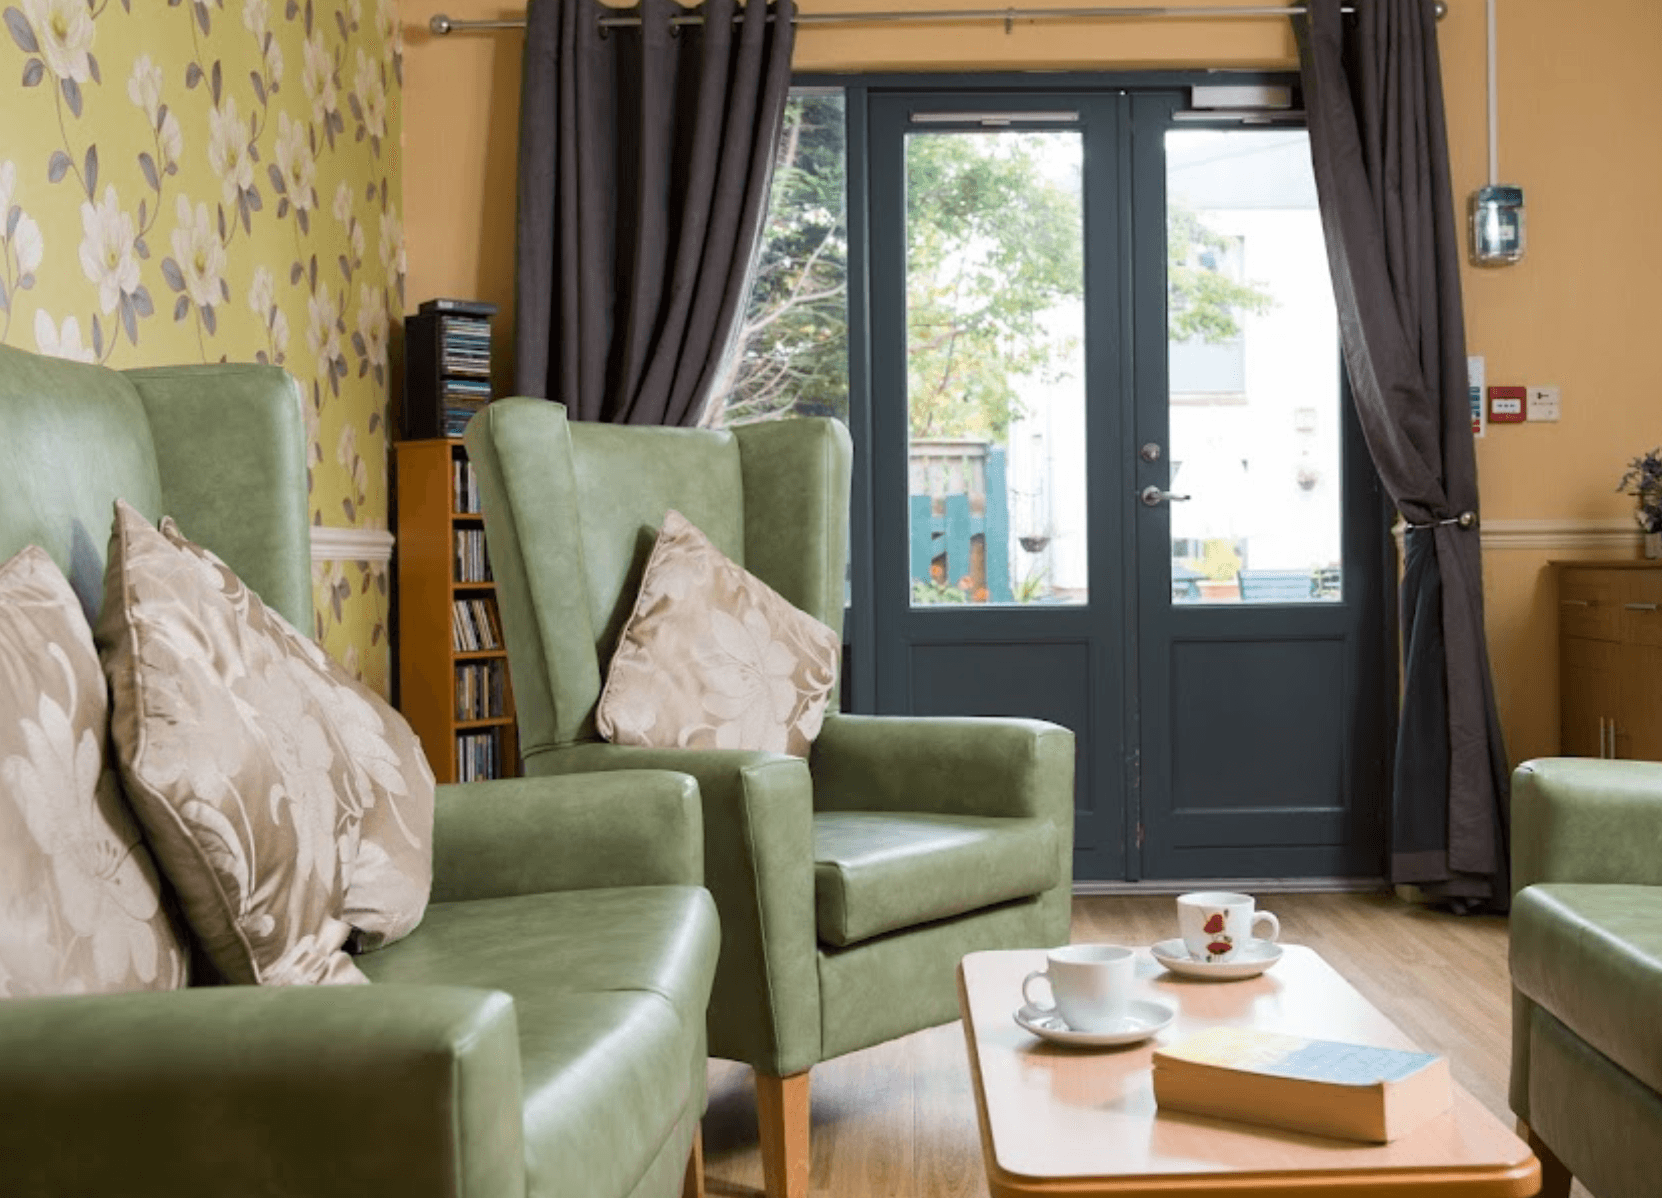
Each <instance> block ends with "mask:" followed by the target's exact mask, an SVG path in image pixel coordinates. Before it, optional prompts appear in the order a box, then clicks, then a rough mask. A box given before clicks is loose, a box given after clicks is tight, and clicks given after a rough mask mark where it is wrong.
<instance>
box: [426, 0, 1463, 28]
mask: <svg viewBox="0 0 1662 1198" xmlns="http://www.w3.org/2000/svg"><path fill="white" fill-rule="evenodd" d="M1433 7H1434V9H1435V11H1436V13H1437V19H1438V20H1439V21H1440V20H1442V19H1443V18H1444V17H1446V16H1447V15H1448V4H1447V3H1445V0H1437V3H1436V4H1435V5H1434V6H1433ZM1305 11H1306V10H1305V8H1304V6H1303V5H1274V6H1260V7H1254V8H1240V7H1223V6H1214V7H1209V8H1193V7H1141V8H961V9H951V10H942V11H939V12H798V13H797V14H796V23H797V24H798V25H850V24H866V23H871V24H892V23H905V24H926V23H930V22H936V21H1003V22H1004V25H1005V32H1009V27H1010V24H1011V22H1013V21H1060V20H1067V19H1069V18H1072V19H1075V20H1090V21H1095V20H1105V19H1116V18H1118V19H1131V20H1139V21H1140V20H1148V19H1151V18H1166V17H1175V18H1185V17H1186V18H1190V19H1207V20H1210V19H1212V18H1216V17H1296V16H1301V15H1303V13H1304V12H1305ZM1340 11H1342V12H1347V13H1352V12H1355V11H1356V10H1355V9H1354V8H1351V7H1346V8H1344V9H1341V10H1340ZM742 15H743V14H739V15H736V16H735V17H734V18H733V19H734V20H735V21H737V20H740V19H741V18H742ZM640 23H641V19H640V18H639V17H601V18H600V24H601V26H602V27H603V28H607V29H617V28H623V27H627V26H638V25H639V24H640ZM669 23H670V24H671V25H702V24H703V23H704V18H703V17H700V16H686V17H671V18H670V22H669ZM427 28H428V29H430V30H432V31H433V32H434V33H435V34H438V35H440V36H443V35H444V34H447V33H476V32H484V31H486V30H491V29H524V28H525V18H524V17H510V18H505V19H503V20H495V21H467V20H455V19H452V18H451V17H448V16H446V15H445V14H444V13H435V14H434V15H433V17H432V18H431V19H430V20H429V21H428V22H427Z"/></svg>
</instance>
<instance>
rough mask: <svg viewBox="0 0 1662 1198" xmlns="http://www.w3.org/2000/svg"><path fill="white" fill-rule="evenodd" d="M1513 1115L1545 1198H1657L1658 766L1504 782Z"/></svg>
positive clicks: (1550, 769)
mask: <svg viewBox="0 0 1662 1198" xmlns="http://www.w3.org/2000/svg"><path fill="white" fill-rule="evenodd" d="M1512 885H1513V888H1514V895H1513V900H1512V1087H1511V1102H1512V1109H1513V1111H1515V1112H1516V1113H1517V1115H1518V1117H1519V1119H1521V1120H1522V1121H1523V1122H1524V1123H1525V1124H1526V1125H1527V1130H1528V1138H1529V1141H1530V1146H1531V1147H1532V1148H1533V1149H1534V1150H1535V1153H1536V1155H1537V1156H1539V1157H1540V1158H1541V1164H1542V1177H1543V1186H1542V1189H1541V1194H1542V1198H1566V1196H1567V1195H1568V1194H1569V1192H1570V1179H1571V1177H1572V1175H1573V1176H1574V1177H1576V1178H1579V1179H1580V1180H1581V1183H1582V1184H1583V1185H1585V1186H1586V1187H1587V1189H1588V1190H1589V1191H1590V1192H1592V1193H1594V1194H1596V1195H1598V1198H1648V1196H1649V1195H1654V1194H1656V1193H1657V1192H1658V1190H1659V1189H1662V1183H1659V1182H1658V1180H1657V1161H1658V1160H1659V1159H1662V1020H1658V1018H1657V1015H1658V1012H1662V764H1656V763H1654V762H1641V761H1599V760H1595V759H1583V758H1550V759H1546V760H1540V761H1530V762H1526V763H1524V764H1523V765H1521V766H1519V767H1518V769H1517V771H1516V772H1515V773H1514V774H1513V775H1512Z"/></svg>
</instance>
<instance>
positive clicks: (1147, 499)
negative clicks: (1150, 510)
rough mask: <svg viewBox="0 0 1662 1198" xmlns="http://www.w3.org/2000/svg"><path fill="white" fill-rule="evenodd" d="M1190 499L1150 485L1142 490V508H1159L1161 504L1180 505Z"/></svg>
mask: <svg viewBox="0 0 1662 1198" xmlns="http://www.w3.org/2000/svg"><path fill="white" fill-rule="evenodd" d="M1190 498H1192V496H1189V495H1177V494H1174V493H1172V492H1171V491H1162V490H1161V489H1160V488H1159V487H1156V486H1155V485H1153V484H1152V483H1150V484H1149V485H1148V486H1146V487H1144V488H1143V489H1142V500H1143V506H1144V507H1159V506H1160V505H1161V504H1162V503H1182V502H1184V501H1185V500H1187V499H1190Z"/></svg>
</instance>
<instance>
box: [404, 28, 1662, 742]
mask: <svg viewBox="0 0 1662 1198" xmlns="http://www.w3.org/2000/svg"><path fill="white" fill-rule="evenodd" d="M864 2H865V6H866V7H869V8H874V9H889V8H893V7H895V5H894V4H893V3H892V2H891V0H864ZM1168 2H1172V0H1168ZM1206 2H1207V3H1216V2H1217V0H1206ZM861 3H862V0H805V2H804V3H803V5H802V7H803V8H804V10H806V11H813V10H814V9H815V8H819V9H837V10H847V9H852V8H857V7H860V6H861ZM908 6H909V7H919V8H927V7H940V8H958V7H965V6H966V5H965V4H964V3H963V0H909V5H908ZM1449 6H1450V13H1449V15H1448V17H1447V18H1446V19H1445V20H1444V21H1443V22H1442V25H1441V27H1440V33H1439V37H1440V40H1441V46H1442V53H1443V68H1444V91H1445V95H1446V97H1447V102H1448V109H1449V137H1450V145H1451V157H1452V160H1453V172H1454V181H1455V201H1456V204H1457V206H1458V207H1459V208H1460V210H1461V211H1463V210H1464V204H1465V199H1466V196H1467V194H1468V193H1469V192H1470V191H1471V190H1473V189H1474V188H1476V187H1478V186H1480V185H1481V184H1482V183H1483V182H1484V174H1485V171H1486V169H1487V167H1486V154H1487V151H1486V147H1485V133H1484V103H1485V102H1484V6H1483V0H1449ZM436 11H445V12H448V13H449V14H450V15H451V16H454V17H474V18H478V17H495V16H517V15H519V14H520V13H522V12H523V7H522V6H521V4H520V3H519V2H518V0H404V3H403V5H402V13H403V19H404V21H405V25H406V33H405V37H406V60H405V91H404V104H405V109H404V110H405V121H406V126H405V127H406V130H407V134H406V146H405V172H406V173H405V212H406V215H405V229H406V238H407V242H408V247H409V289H408V295H409V302H410V304H411V306H412V307H413V305H414V304H415V303H416V302H418V301H419V300H421V299H423V298H426V297H428V296H433V295H474V296H481V297H483V298H486V299H491V300H495V301H496V302H498V303H500V304H502V305H503V307H504V315H503V318H502V321H503V323H502V324H501V326H500V331H501V333H502V334H503V336H502V341H503V343H504V344H506V343H507V340H508V334H509V330H510V329H511V324H512V321H511V315H510V313H509V312H508V308H509V307H510V305H511V300H512V290H513V242H514V234H513V218H514V160H515V151H516V140H517V127H516V126H517V118H516V109H517V104H518V96H519V53H520V47H521V37H520V35H518V34H517V33H496V34H470V35H467V36H451V37H449V38H433V37H431V36H430V35H428V34H427V33H426V24H427V19H428V17H429V16H431V15H432V14H433V13H434V12H436ZM1499 21H1500V36H1499V55H1500V128H1501V174H1502V177H1503V181H1505V182H1512V183H1518V184H1521V185H1522V186H1523V187H1524V188H1525V193H1526V196H1527V202H1528V212H1529V238H1530V244H1529V254H1528V257H1527V258H1526V259H1525V261H1524V262H1522V263H1520V264H1519V265H1517V266H1513V267H1509V268H1505V269H1501V270H1479V269H1475V268H1467V270H1466V272H1465V284H1466V323H1467V339H1468V343H1469V345H1470V349H1471V352H1473V353H1482V354H1484V355H1485V356H1486V357H1487V359H1488V369H1489V379H1490V381H1491V382H1516V383H1522V384H1529V383H1556V384H1558V385H1559V386H1561V387H1562V388H1563V397H1564V400H1563V420H1562V421H1561V422H1560V423H1558V424H1536V425H1524V426H1519V427H1511V428H1500V429H1492V430H1491V431H1490V434H1489V436H1488V437H1487V438H1486V439H1485V440H1484V441H1482V442H1480V443H1479V449H1478V465H1479V473H1480V479H1481V483H1482V489H1483V503H1484V515H1485V518H1486V519H1487V520H1489V521H1491V522H1495V521H1499V522H1505V521H1512V520H1553V521H1580V520H1592V521H1596V520H1601V519H1603V520H1609V519H1612V518H1617V517H1621V516H1624V515H1625V514H1626V513H1627V512H1628V510H1629V507H1628V501H1627V500H1625V499H1623V498H1622V497H1620V496H1618V495H1616V494H1615V493H1614V486H1615V482H1616V479H1617V477H1618V476H1619V475H1620V473H1621V468H1622V464H1623V463H1624V462H1625V461H1626V460H1627V459H1628V458H1629V457H1631V456H1632V455H1633V454H1635V453H1637V452H1641V451H1643V450H1644V449H1646V448H1649V447H1650V446H1652V445H1655V444H1657V443H1659V442H1662V402H1659V400H1658V390H1659V388H1658V383H1657V379H1656V371H1655V368H1654V367H1653V366H1651V365H1650V364H1649V362H1648V360H1647V359H1646V358H1645V356H1644V353H1643V352H1642V348H1641V347H1643V346H1645V345H1646V344H1648V343H1649V342H1650V341H1651V340H1652V339H1654V338H1655V337H1656V336H1657V334H1658V330H1659V328H1662V300H1659V299H1658V291H1657V288H1658V284H1657V280H1658V279H1662V240H1658V239H1657V238H1655V237H1652V236H1649V234H1648V228H1649V225H1650V224H1652V223H1654V222H1649V221H1643V220H1635V221H1634V228H1635V229H1636V230H1637V231H1636V232H1634V233H1632V234H1629V235H1627V236H1625V237H1623V235H1622V233H1621V231H1620V230H1621V224H1622V219H1623V218H1624V217H1634V218H1637V217H1640V216H1642V214H1643V209H1644V205H1645V203H1646V198H1647V197H1653V196H1655V195H1658V194H1662V150H1659V148H1658V143H1657V140H1656V137H1655V134H1654V130H1655V129H1657V128H1658V127H1662V93H1659V92H1658V91H1657V90H1656V89H1655V88H1654V87H1653V86H1652V85H1651V84H1650V82H1649V78H1650V68H1651V67H1652V65H1653V63H1654V60H1655V58H1656V56H1657V55H1658V53H1662V5H1658V4H1656V3H1655V0H1605V2H1604V3H1602V4H1600V6H1599V19H1598V20H1597V21H1587V20H1579V19H1572V18H1571V17H1570V16H1568V15H1567V10H1566V9H1565V7H1564V5H1563V4H1562V3H1561V0H1501V4H1500V16H1499ZM796 58H797V68H798V69H799V70H804V71H842V70H849V71H852V70H918V71H927V70H1034V69H1037V70H1062V69H1104V70H1107V69H1122V70H1123V69H1139V68H1176V67H1272V68H1290V67H1292V66H1294V65H1295V59H1294V48H1293V43H1292V38H1291V36H1290V34H1289V33H1288V31H1287V28H1286V26H1285V24H1284V23H1283V22H1282V21H1280V20H1278V19H1268V20H1239V19H1238V20H1231V21H1215V20H1214V21H1207V20H1200V19H1196V20H1163V21H1141V22H1127V21H1115V22H1097V23H1094V24H1090V23H1068V24H1054V23H1052V24H1044V23H1033V22H1027V23H1024V22H1020V21H1018V22H1016V23H1015V26H1014V28H1013V30H1012V31H1011V32H1010V33H1008V34H1006V33H1005V31H1004V29H1003V27H1002V25H999V24H990V25H973V26H972V25H962V26H951V25H941V26H926V27H898V26H881V25H874V26H862V27H820V28H815V27H808V28H805V29H803V30H802V32H801V33H800V35H799V36H798V39H797V55H796ZM1619 238H1620V240H1618V239H1619ZM503 357H504V358H506V357H507V355H503ZM510 375H511V371H510V370H509V369H508V367H507V364H506V362H504V366H503V377H502V380H501V381H502V382H504V383H505V382H506V381H507V379H508V378H509V377H510ZM1634 545H1635V548H1634V549H1633V550H1632V551H1626V550H1622V549H1614V550H1606V551H1602V553H1597V552H1596V553H1592V554H1589V553H1588V552H1586V551H1579V552H1578V551H1573V550H1565V549H1552V548H1531V549H1496V550H1490V551H1488V552H1486V553H1485V568H1486V571H1487V583H1488V594H1489V603H1488V615H1489V626H1490V639H1491V651H1492V655H1493V659H1494V664H1495V675H1496V686H1497V692H1498V697H1499V702H1500V707H1501V715H1502V720H1503V722H1504V724H1505V726H1506V730H1507V738H1508V748H1509V750H1510V753H1511V756H1512V757H1513V759H1514V760H1522V759H1525V758H1528V757H1533V756H1540V755H1542V754H1546V753H1551V752H1554V751H1555V750H1556V749H1557V745H1558V731H1557V729H1558V701H1557V658H1556V654H1557V647H1556V642H1555V632H1554V616H1555V602H1554V597H1553V594H1552V579H1551V574H1550V571H1549V570H1548V568H1547V566H1546V562H1547V560H1548V559H1549V558H1569V557H1585V556H1600V555H1604V556H1613V555H1619V554H1624V553H1625V554H1626V555H1628V556H1631V554H1632V552H1636V551H1637V550H1636V546H1637V539H1635V542H1634Z"/></svg>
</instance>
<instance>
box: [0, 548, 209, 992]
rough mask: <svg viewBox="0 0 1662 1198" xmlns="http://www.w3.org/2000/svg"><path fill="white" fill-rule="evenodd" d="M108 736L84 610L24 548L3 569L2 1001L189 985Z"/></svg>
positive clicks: (59, 578) (50, 568)
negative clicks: (110, 752) (114, 764)
mask: <svg viewBox="0 0 1662 1198" xmlns="http://www.w3.org/2000/svg"><path fill="white" fill-rule="evenodd" d="M108 730H109V701H108V699H107V697H106V694H105V690H104V676H103V674H102V673H100V672H99V669H98V654H97V651H96V650H95V649H94V648H93V645H92V630H91V629H90V628H88V627H87V621H86V616H84V615H83V614H82V612H81V605H80V603H79V602H78V601H77V600H76V598H75V593H74V592H73V591H72V590H70V587H69V583H68V582H67V581H66V580H65V579H64V576H63V574H62V573H61V572H60V571H59V570H58V567H57V566H56V565H55V564H54V563H53V561H52V559H51V558H50V557H49V556H47V554H46V551H45V550H43V549H39V548H36V547H34V546H31V547H29V548H27V549H24V550H23V551H22V552H21V553H19V554H18V555H17V556H16V557H13V558H12V559H11V560H10V561H8V562H7V563H6V564H5V565H4V566H0V997H7V998H21V997H25V996H40V995H51V994H101V993H110V992H114V991H121V990H172V989H175V988H177V987H179V986H183V985H184V984H185V969H186V966H185V963H186V954H185V951H184V948H183V945H182V944H181V942H180V939H179V936H178V934H177V933H176V932H175V930H174V928H173V925H172V923H171V922H170V920H169V918H168V915H167V911H166V909H165V908H164V907H163V906H162V904H161V902H160V893H161V888H160V884H159V882H158V880H157V877H156V867H155V863H154V861H152V859H151V857H150V854H149V852H148V851H147V850H146V849H145V847H144V845H143V844H142V843H141V841H140V839H139V829H138V825H137V824H136V823H134V822H133V817H132V814H131V812H129V811H128V809H127V804H126V802H125V800H124V799H123V798H122V797H121V790H120V787H119V786H118V785H117V783H116V777H115V772H114V770H113V769H112V768H111V764H110V763H109V762H108V761H107V760H106V758H105V749H104V746H105V743H106V741H107V739H108Z"/></svg>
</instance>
